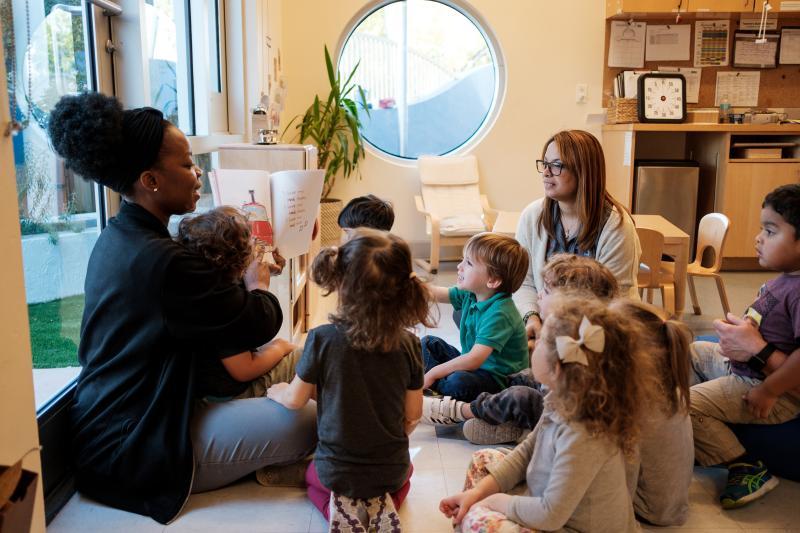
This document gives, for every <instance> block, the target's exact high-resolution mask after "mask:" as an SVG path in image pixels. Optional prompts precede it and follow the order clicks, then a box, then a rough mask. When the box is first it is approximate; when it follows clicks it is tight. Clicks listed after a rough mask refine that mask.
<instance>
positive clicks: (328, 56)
mask: <svg viewBox="0 0 800 533" xmlns="http://www.w3.org/2000/svg"><path fill="white" fill-rule="evenodd" d="M325 68H326V69H328V82H329V83H330V84H331V88H333V87H335V86H337V85H338V84H337V80H336V75H335V74H334V73H333V61H331V54H330V52H328V45H327V44H326V45H325Z"/></svg>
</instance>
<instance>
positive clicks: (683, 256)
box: [675, 239, 689, 318]
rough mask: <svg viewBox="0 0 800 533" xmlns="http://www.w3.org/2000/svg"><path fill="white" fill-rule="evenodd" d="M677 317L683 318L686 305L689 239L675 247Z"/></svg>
mask: <svg viewBox="0 0 800 533" xmlns="http://www.w3.org/2000/svg"><path fill="white" fill-rule="evenodd" d="M675 252H676V253H675V316H677V317H678V318H680V317H681V314H682V313H683V308H684V306H685V305H686V268H687V267H688V266H689V239H685V240H683V242H681V243H680V244H676V245H675Z"/></svg>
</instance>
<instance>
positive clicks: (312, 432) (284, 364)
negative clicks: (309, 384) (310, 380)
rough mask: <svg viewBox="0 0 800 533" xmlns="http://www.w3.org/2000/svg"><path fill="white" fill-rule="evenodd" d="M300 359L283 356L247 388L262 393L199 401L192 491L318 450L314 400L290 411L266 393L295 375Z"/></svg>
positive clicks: (221, 484) (194, 429)
mask: <svg viewBox="0 0 800 533" xmlns="http://www.w3.org/2000/svg"><path fill="white" fill-rule="evenodd" d="M296 352H297V351H296ZM293 356H294V357H293ZM297 357H299V354H298V353H295V354H290V355H288V356H286V357H284V358H283V360H282V361H281V363H279V364H278V366H276V367H275V368H274V369H273V371H272V372H270V376H265V377H264V379H263V380H256V381H255V382H254V383H253V384H252V386H251V388H250V389H248V391H246V392H247V393H249V394H252V395H253V396H255V395H257V394H258V393H259V391H260V393H261V396H262V397H251V398H241V399H235V400H230V401H227V402H221V403H213V402H208V401H200V402H198V405H197V407H196V408H195V413H194V417H193V419H192V427H191V436H192V446H193V448H194V459H195V472H194V481H193V482H192V492H204V491H207V490H213V489H217V488H220V487H224V486H225V485H228V484H230V483H233V482H234V481H236V480H237V479H239V478H241V477H244V476H246V475H247V474H250V473H252V472H255V471H256V470H258V469H259V468H263V467H265V466H270V465H281V464H289V463H293V462H296V461H299V460H300V459H303V458H304V457H306V456H308V454H310V453H311V452H313V451H314V447H315V446H316V445H317V404H316V403H315V402H314V401H310V402H308V404H307V405H306V406H305V407H303V408H302V409H298V410H297V411H292V410H290V409H286V408H285V407H284V406H282V405H280V404H278V403H276V402H273V401H272V400H270V399H268V398H266V397H263V395H264V394H265V393H266V389H267V388H269V386H270V385H271V384H272V383H279V382H281V381H291V380H292V379H293V378H294V364H295V363H296V360H297Z"/></svg>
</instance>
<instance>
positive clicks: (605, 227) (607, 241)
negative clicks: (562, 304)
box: [514, 130, 641, 338]
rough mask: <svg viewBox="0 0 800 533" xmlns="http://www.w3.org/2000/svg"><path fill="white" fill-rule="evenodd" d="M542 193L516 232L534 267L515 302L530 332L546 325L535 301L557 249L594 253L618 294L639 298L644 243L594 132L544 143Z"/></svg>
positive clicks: (564, 135)
mask: <svg viewBox="0 0 800 533" xmlns="http://www.w3.org/2000/svg"><path fill="white" fill-rule="evenodd" d="M536 169H537V170H538V171H539V173H540V174H541V175H542V181H543V184H544V194H545V196H544V198H540V199H538V200H536V201H534V202H533V203H531V204H530V205H529V206H528V207H526V208H525V210H524V211H523V212H522V216H521V217H520V220H519V225H518V226H517V234H516V238H517V240H518V241H519V242H520V244H522V246H523V247H525V248H526V249H527V250H528V252H529V253H530V259H531V261H530V268H529V270H528V274H527V275H526V277H525V281H524V282H523V283H522V287H521V288H520V289H519V290H518V291H517V292H516V293H515V294H514V302H515V303H516V304H517V308H518V309H519V311H520V313H521V314H522V315H523V318H524V321H525V327H526V329H527V332H528V337H530V338H536V337H538V335H539V330H540V329H541V327H542V321H541V317H540V316H539V305H538V303H537V296H538V292H539V290H540V289H541V287H542V286H543V280H542V270H543V268H544V264H545V263H546V262H547V260H548V259H549V258H550V257H551V256H553V255H555V254H558V253H572V254H576V255H582V256H586V257H591V258H593V259H595V260H597V261H598V262H599V263H601V264H603V265H605V266H606V267H607V268H608V269H609V270H610V271H611V272H612V274H614V277H615V278H616V279H617V282H618V284H619V288H620V294H621V295H623V296H625V295H628V296H630V297H632V298H638V293H637V290H636V273H637V269H638V265H639V256H640V255H641V248H640V246H639V239H638V237H637V236H636V229H635V228H634V225H633V219H632V218H631V216H630V214H629V213H628V212H627V211H626V209H625V208H624V207H623V206H622V205H621V204H620V203H619V202H617V201H616V200H615V199H614V198H613V197H612V196H611V195H610V194H609V193H608V191H607V190H606V173H605V158H604V157H603V148H602V146H600V142H599V141H598V140H597V138H595V137H594V135H592V134H591V133H588V132H586V131H581V130H565V131H560V132H558V133H556V134H555V135H553V136H552V137H551V138H550V139H548V140H547V142H546V143H545V144H544V148H543V150H542V158H541V159H539V160H537V161H536Z"/></svg>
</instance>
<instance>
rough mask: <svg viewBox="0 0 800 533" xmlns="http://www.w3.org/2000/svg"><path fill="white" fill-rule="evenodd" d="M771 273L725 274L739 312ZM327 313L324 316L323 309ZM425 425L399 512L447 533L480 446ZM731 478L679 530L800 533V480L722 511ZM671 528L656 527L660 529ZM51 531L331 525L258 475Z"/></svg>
mask: <svg viewBox="0 0 800 533" xmlns="http://www.w3.org/2000/svg"><path fill="white" fill-rule="evenodd" d="M772 276H774V274H767V273H730V274H725V276H724V277H725V283H726V286H727V288H728V296H729V298H730V302H731V306H732V309H733V310H734V311H736V312H740V311H741V310H742V309H744V307H745V306H746V305H747V304H748V303H749V302H750V301H751V300H752V298H753V295H754V294H755V291H756V290H757V289H758V287H759V286H760V284H761V283H763V282H764V281H765V280H766V279H769V278H770V277H772ZM437 278H438V279H437V281H438V282H439V283H441V284H450V283H453V281H454V279H455V274H454V264H445V265H444V266H443V268H442V272H441V273H440V274H439V275H438V276H437ZM704 281H706V280H700V282H699V283H698V292H699V298H700V305H701V307H702V309H703V312H704V314H703V315H701V316H693V315H686V316H685V319H686V320H687V321H688V322H689V323H690V325H691V326H692V328H693V329H694V330H695V332H696V333H697V334H704V333H711V332H713V329H712V327H711V321H712V320H713V319H714V318H715V317H717V316H718V315H719V314H720V313H721V306H720V304H719V299H718V297H717V295H716V290H715V287H714V285H713V282H710V281H709V282H708V283H704ZM440 313H441V321H440V327H439V328H437V329H436V330H434V331H431V332H430V333H435V334H436V335H439V336H442V337H444V338H446V339H448V340H449V341H450V342H453V343H457V342H458V332H457V330H456V328H455V325H454V324H453V322H452V320H451V319H450V315H451V308H450V306H448V305H442V306H440ZM322 316H324V315H322ZM439 433H440V435H441V436H437V434H436V432H435V431H434V428H433V427H431V426H419V427H418V428H417V430H416V431H415V432H414V434H413V435H412V436H411V441H410V451H411V456H412V461H413V463H414V476H413V478H412V488H411V492H410V493H409V497H408V500H407V501H406V503H405V504H404V505H403V507H402V508H401V510H400V515H401V519H402V521H403V527H404V531H407V532H411V533H422V532H426V533H428V532H430V533H434V532H447V531H452V528H451V526H450V524H449V522H448V520H447V519H445V518H444V516H443V515H441V514H440V513H439V512H438V511H437V507H438V502H439V500H440V499H441V498H442V497H443V496H445V495H447V494H451V493H453V492H456V491H458V490H460V489H461V485H462V483H463V481H464V469H465V465H466V464H467V462H468V460H469V457H470V454H471V453H472V452H473V451H474V450H476V449H478V446H473V445H471V444H470V443H468V442H467V441H464V440H460V439H458V438H453V437H454V436H457V435H453V433H452V432H443V431H440V432H439ZM724 483H725V473H724V471H722V470H717V469H704V468H696V469H695V475H694V480H693V482H692V486H691V489H690V500H691V512H690V516H689V521H688V522H687V523H686V524H685V525H684V526H683V527H682V528H678V529H681V530H684V531H692V532H703V531H730V532H733V531H737V532H741V531H756V530H758V531H771V532H778V531H780V532H789V531H794V532H800V510H798V502H800V483H793V482H791V481H786V480H781V483H780V485H778V487H777V488H776V489H775V490H774V491H772V492H771V493H770V494H769V495H767V496H766V497H765V498H763V499H762V500H759V501H757V502H754V503H753V504H751V505H750V506H749V507H746V508H744V509H739V510H736V511H724V512H723V511H722V510H721V508H720V507H719V505H718V504H717V500H716V495H717V494H718V492H719V491H720V490H721V488H722V486H723V485H724ZM660 529H665V528H650V529H645V531H657V530H660ZM48 530H49V531H51V532H55V533H61V532H82V533H83V532H87V533H88V532H95V531H97V532H101V531H103V532H104V531H114V532H115V533H124V532H129V531H130V532H134V531H135V532H150V531H154V532H155V531H164V532H177V531H187V532H188V531H192V532H194V531H197V532H203V531H209V532H211V531H225V532H238V531H243V532H244V531H248V532H252V531H257V532H265V533H266V532H276V533H293V532H324V531H327V524H326V523H325V521H324V520H323V519H322V516H321V515H320V514H319V512H317V511H316V510H315V509H314V508H313V507H312V506H311V504H310V503H309V502H308V500H307V499H306V498H305V495H304V492H303V491H302V490H300V489H281V488H265V487H262V486H260V485H258V484H257V483H256V482H255V481H254V480H252V479H246V480H242V481H241V482H239V483H236V484H234V485H232V486H230V487H227V488H225V489H222V490H218V491H214V492H210V493H205V494H199V495H195V496H192V497H191V498H190V499H189V502H188V504H187V507H186V509H185V510H184V512H183V514H182V515H181V516H180V517H179V518H178V519H177V520H175V521H174V522H173V523H172V524H170V525H168V526H162V525H160V524H157V523H156V522H154V521H152V520H150V519H148V518H144V517H141V516H138V515H134V514H130V513H125V512H122V511H117V510H115V509H110V508H108V507H105V506H102V505H99V504H97V503H95V502H93V501H91V500H89V499H87V498H84V497H82V496H80V495H75V496H74V497H73V498H72V499H71V500H70V501H69V503H68V504H67V505H66V506H65V507H64V509H63V510H62V511H61V512H60V513H59V515H58V516H57V517H56V518H55V519H54V520H53V522H52V523H51V524H50V526H49V527H48Z"/></svg>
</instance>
